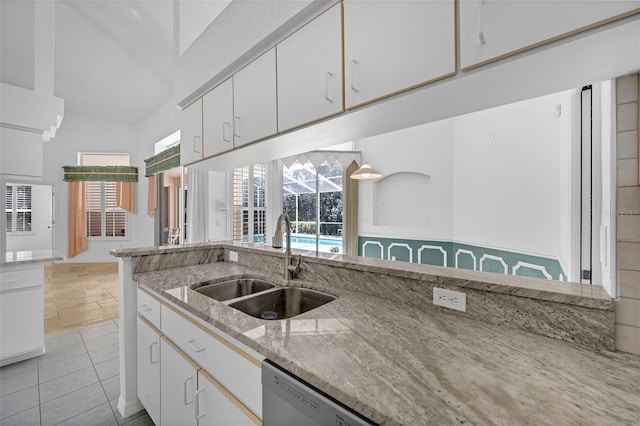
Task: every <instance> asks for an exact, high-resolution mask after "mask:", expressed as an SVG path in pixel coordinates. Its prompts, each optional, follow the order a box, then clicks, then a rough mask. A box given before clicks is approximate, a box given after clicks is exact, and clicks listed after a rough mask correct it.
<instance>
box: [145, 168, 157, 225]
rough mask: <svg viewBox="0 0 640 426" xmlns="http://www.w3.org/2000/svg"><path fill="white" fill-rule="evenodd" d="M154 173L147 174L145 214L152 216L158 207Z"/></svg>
mask: <svg viewBox="0 0 640 426" xmlns="http://www.w3.org/2000/svg"><path fill="white" fill-rule="evenodd" d="M156 189H157V186H156V175H149V192H148V198H147V214H148V215H149V216H153V213H154V212H155V211H156V208H157V207H158V193H157V192H156Z"/></svg>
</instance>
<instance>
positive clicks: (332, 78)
mask: <svg viewBox="0 0 640 426" xmlns="http://www.w3.org/2000/svg"><path fill="white" fill-rule="evenodd" d="M341 22H342V7H341V5H340V4H337V5H335V6H333V7H332V8H331V9H329V10H328V11H326V12H324V13H323V14H322V15H320V16H318V17H317V18H315V19H314V20H313V21H311V22H310V23H308V24H307V25H305V26H304V27H302V28H301V29H300V30H298V31H297V32H295V33H294V34H292V35H291V36H290V37H289V38H287V39H285V40H284V41H282V42H281V43H280V44H278V46H277V47H276V49H277V58H278V130H279V131H283V130H288V129H291V128H293V127H297V126H300V125H303V124H307V123H310V122H312V121H316V120H318V119H321V118H324V117H327V116H330V115H333V114H336V113H339V112H341V111H342V110H343V106H342V28H341V27H342V25H341Z"/></svg>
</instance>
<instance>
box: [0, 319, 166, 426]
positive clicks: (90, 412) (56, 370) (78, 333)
mask: <svg viewBox="0 0 640 426" xmlns="http://www.w3.org/2000/svg"><path fill="white" fill-rule="evenodd" d="M118 331H119V330H118V320H117V319H112V320H108V321H103V322H100V323H97V324H93V325H90V326H86V327H82V328H80V329H77V330H72V331H67V332H64V333H60V334H56V335H53V336H47V337H46V338H45V348H46V353H45V354H44V355H42V356H39V357H37V358H32V359H29V360H26V361H22V362H19V363H15V364H11V365H8V366H5V367H2V368H0V424H1V425H2V426H10V425H20V426H31V425H43V426H48V425H72V426H88V425H100V426H103V425H105V426H108V425H114V426H117V425H123V424H126V425H128V426H142V425H153V422H152V421H151V419H150V418H149V416H148V415H147V413H146V412H145V411H142V412H140V413H139V414H136V415H134V416H131V417H129V418H127V419H122V417H121V416H120V413H118V410H117V407H116V406H117V401H118V396H119V391H120V371H119V344H118Z"/></svg>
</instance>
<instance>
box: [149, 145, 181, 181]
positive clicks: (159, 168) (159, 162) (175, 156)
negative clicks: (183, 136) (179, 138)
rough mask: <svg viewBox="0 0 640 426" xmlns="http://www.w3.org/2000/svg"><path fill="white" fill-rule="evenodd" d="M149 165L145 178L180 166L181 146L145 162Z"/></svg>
mask: <svg viewBox="0 0 640 426" xmlns="http://www.w3.org/2000/svg"><path fill="white" fill-rule="evenodd" d="M144 162H145V164H146V165H147V170H146V173H145V176H150V175H153V174H156V173H159V172H163V171H165V170H169V169H172V168H174V167H178V166H180V145H176V146H173V147H171V148H169V149H166V150H164V151H162V152H161V153H159V154H156V155H154V156H153V157H151V158H147V159H146V160H144Z"/></svg>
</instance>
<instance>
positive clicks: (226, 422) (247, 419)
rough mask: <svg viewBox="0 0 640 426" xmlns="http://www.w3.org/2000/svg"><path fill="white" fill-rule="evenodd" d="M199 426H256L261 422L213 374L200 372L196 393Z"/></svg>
mask: <svg viewBox="0 0 640 426" xmlns="http://www.w3.org/2000/svg"><path fill="white" fill-rule="evenodd" d="M195 398H196V412H197V416H198V426H203V425H207V426H255V425H257V424H261V422H260V419H258V418H257V417H256V416H255V415H253V413H251V412H250V411H249V410H247V409H246V408H245V407H243V406H242V404H241V403H239V402H238V400H237V399H235V398H234V397H233V395H231V394H230V393H229V392H228V391H227V390H226V389H224V388H223V387H222V386H221V385H220V384H219V383H218V382H216V381H215V380H214V379H213V378H212V377H211V376H209V375H208V374H206V373H203V372H202V370H200V372H198V392H197V393H196V396H195Z"/></svg>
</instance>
